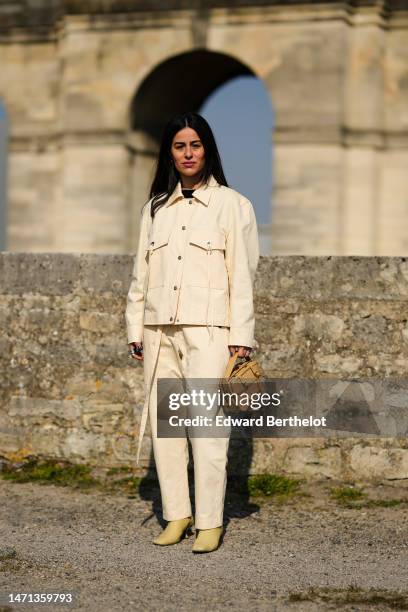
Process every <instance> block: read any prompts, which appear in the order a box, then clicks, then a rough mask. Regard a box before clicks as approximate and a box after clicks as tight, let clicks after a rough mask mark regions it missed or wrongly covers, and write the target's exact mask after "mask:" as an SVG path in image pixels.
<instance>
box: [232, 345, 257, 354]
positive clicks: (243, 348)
mask: <svg viewBox="0 0 408 612" xmlns="http://www.w3.org/2000/svg"><path fill="white" fill-rule="evenodd" d="M228 348H229V352H230V355H231V356H232V355H234V354H235V353H236V352H237V351H238V357H248V356H249V355H250V353H251V351H252V348H251V347H250V346H232V345H228Z"/></svg>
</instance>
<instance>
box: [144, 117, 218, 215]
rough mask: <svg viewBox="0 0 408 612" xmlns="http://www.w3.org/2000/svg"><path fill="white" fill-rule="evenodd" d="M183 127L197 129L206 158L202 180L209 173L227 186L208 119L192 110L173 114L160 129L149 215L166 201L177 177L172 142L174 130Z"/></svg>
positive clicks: (176, 181)
mask: <svg viewBox="0 0 408 612" xmlns="http://www.w3.org/2000/svg"><path fill="white" fill-rule="evenodd" d="M186 127H189V128H192V129H193V130H195V131H196V132H197V134H198V136H199V137H200V140H201V142H202V145H203V147H204V154H205V160H204V169H203V172H202V176H201V180H202V181H203V182H205V181H207V179H208V178H209V177H210V176H211V174H212V175H213V176H214V178H215V179H216V180H217V181H218V183H220V185H225V186H226V187H228V183H227V180H226V178H225V175H224V171H223V169H222V163H221V158H220V155H219V152H218V149H217V144H216V142H215V138H214V134H213V132H212V130H211V128H210V126H209V124H208V123H207V121H206V120H205V119H204V117H202V116H201V115H199V114H198V113H193V112H188V113H182V114H181V115H176V116H175V117H173V118H172V119H170V120H169V121H168V122H167V124H166V125H165V127H164V129H163V132H162V138H161V143H160V151H159V156H158V160H157V167H156V172H155V176H154V179H153V182H152V186H151V188H150V194H149V199H151V198H153V200H152V202H151V207H150V215H151V217H154V215H155V213H156V211H157V210H158V209H159V208H160V207H161V206H163V205H164V204H165V203H166V202H167V200H168V198H169V197H170V195H171V194H172V193H173V191H174V189H175V188H176V185H177V183H178V181H179V180H180V174H179V172H178V171H177V170H176V168H175V167H174V162H173V156H172V153H171V146H172V143H173V138H174V136H175V135H176V134H177V132H179V131H180V130H182V129H184V128H186Z"/></svg>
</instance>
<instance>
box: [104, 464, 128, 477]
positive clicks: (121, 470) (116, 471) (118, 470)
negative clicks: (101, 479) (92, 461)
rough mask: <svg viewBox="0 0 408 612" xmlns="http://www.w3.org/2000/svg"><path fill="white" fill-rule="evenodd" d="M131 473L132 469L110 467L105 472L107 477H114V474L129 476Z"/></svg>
mask: <svg viewBox="0 0 408 612" xmlns="http://www.w3.org/2000/svg"><path fill="white" fill-rule="evenodd" d="M131 471H132V468H131V467H129V466H126V465H125V466H122V467H112V468H109V470H108V471H107V472H106V475H107V476H116V474H129V473H130V472H131Z"/></svg>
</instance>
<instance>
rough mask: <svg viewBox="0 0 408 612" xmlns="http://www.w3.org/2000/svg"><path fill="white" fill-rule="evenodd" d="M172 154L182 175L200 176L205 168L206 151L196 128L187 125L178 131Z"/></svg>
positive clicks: (191, 177) (174, 139)
mask: <svg viewBox="0 0 408 612" xmlns="http://www.w3.org/2000/svg"><path fill="white" fill-rule="evenodd" d="M171 154H172V156H173V160H174V165H175V168H176V170H178V172H179V173H180V176H183V177H186V178H187V177H188V178H190V179H194V178H197V179H198V178H199V176H200V175H201V172H202V170H203V168H204V162H205V152H204V147H203V144H202V142H201V140H200V137H199V135H198V134H197V132H196V131H195V130H193V129H192V128H189V127H186V128H183V129H182V130H180V131H179V132H177V134H175V136H174V138H173V142H172V145H171Z"/></svg>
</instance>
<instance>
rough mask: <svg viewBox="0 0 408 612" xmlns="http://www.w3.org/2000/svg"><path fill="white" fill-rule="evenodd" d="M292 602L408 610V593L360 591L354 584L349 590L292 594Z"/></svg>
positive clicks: (328, 588) (309, 590)
mask: <svg viewBox="0 0 408 612" xmlns="http://www.w3.org/2000/svg"><path fill="white" fill-rule="evenodd" d="M288 599H289V601H291V602H298V601H314V602H317V601H319V600H320V601H324V602H326V603H331V604H336V605H345V604H373V605H383V606H387V608H393V609H395V610H406V609H407V606H408V593H399V592H398V591H386V590H381V589H373V588H371V589H368V590H365V589H360V588H359V587H357V586H356V585H354V584H351V585H349V587H348V588H347V589H338V588H334V587H310V588H309V589H307V590H306V591H300V592H291V593H289V597H288Z"/></svg>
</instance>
